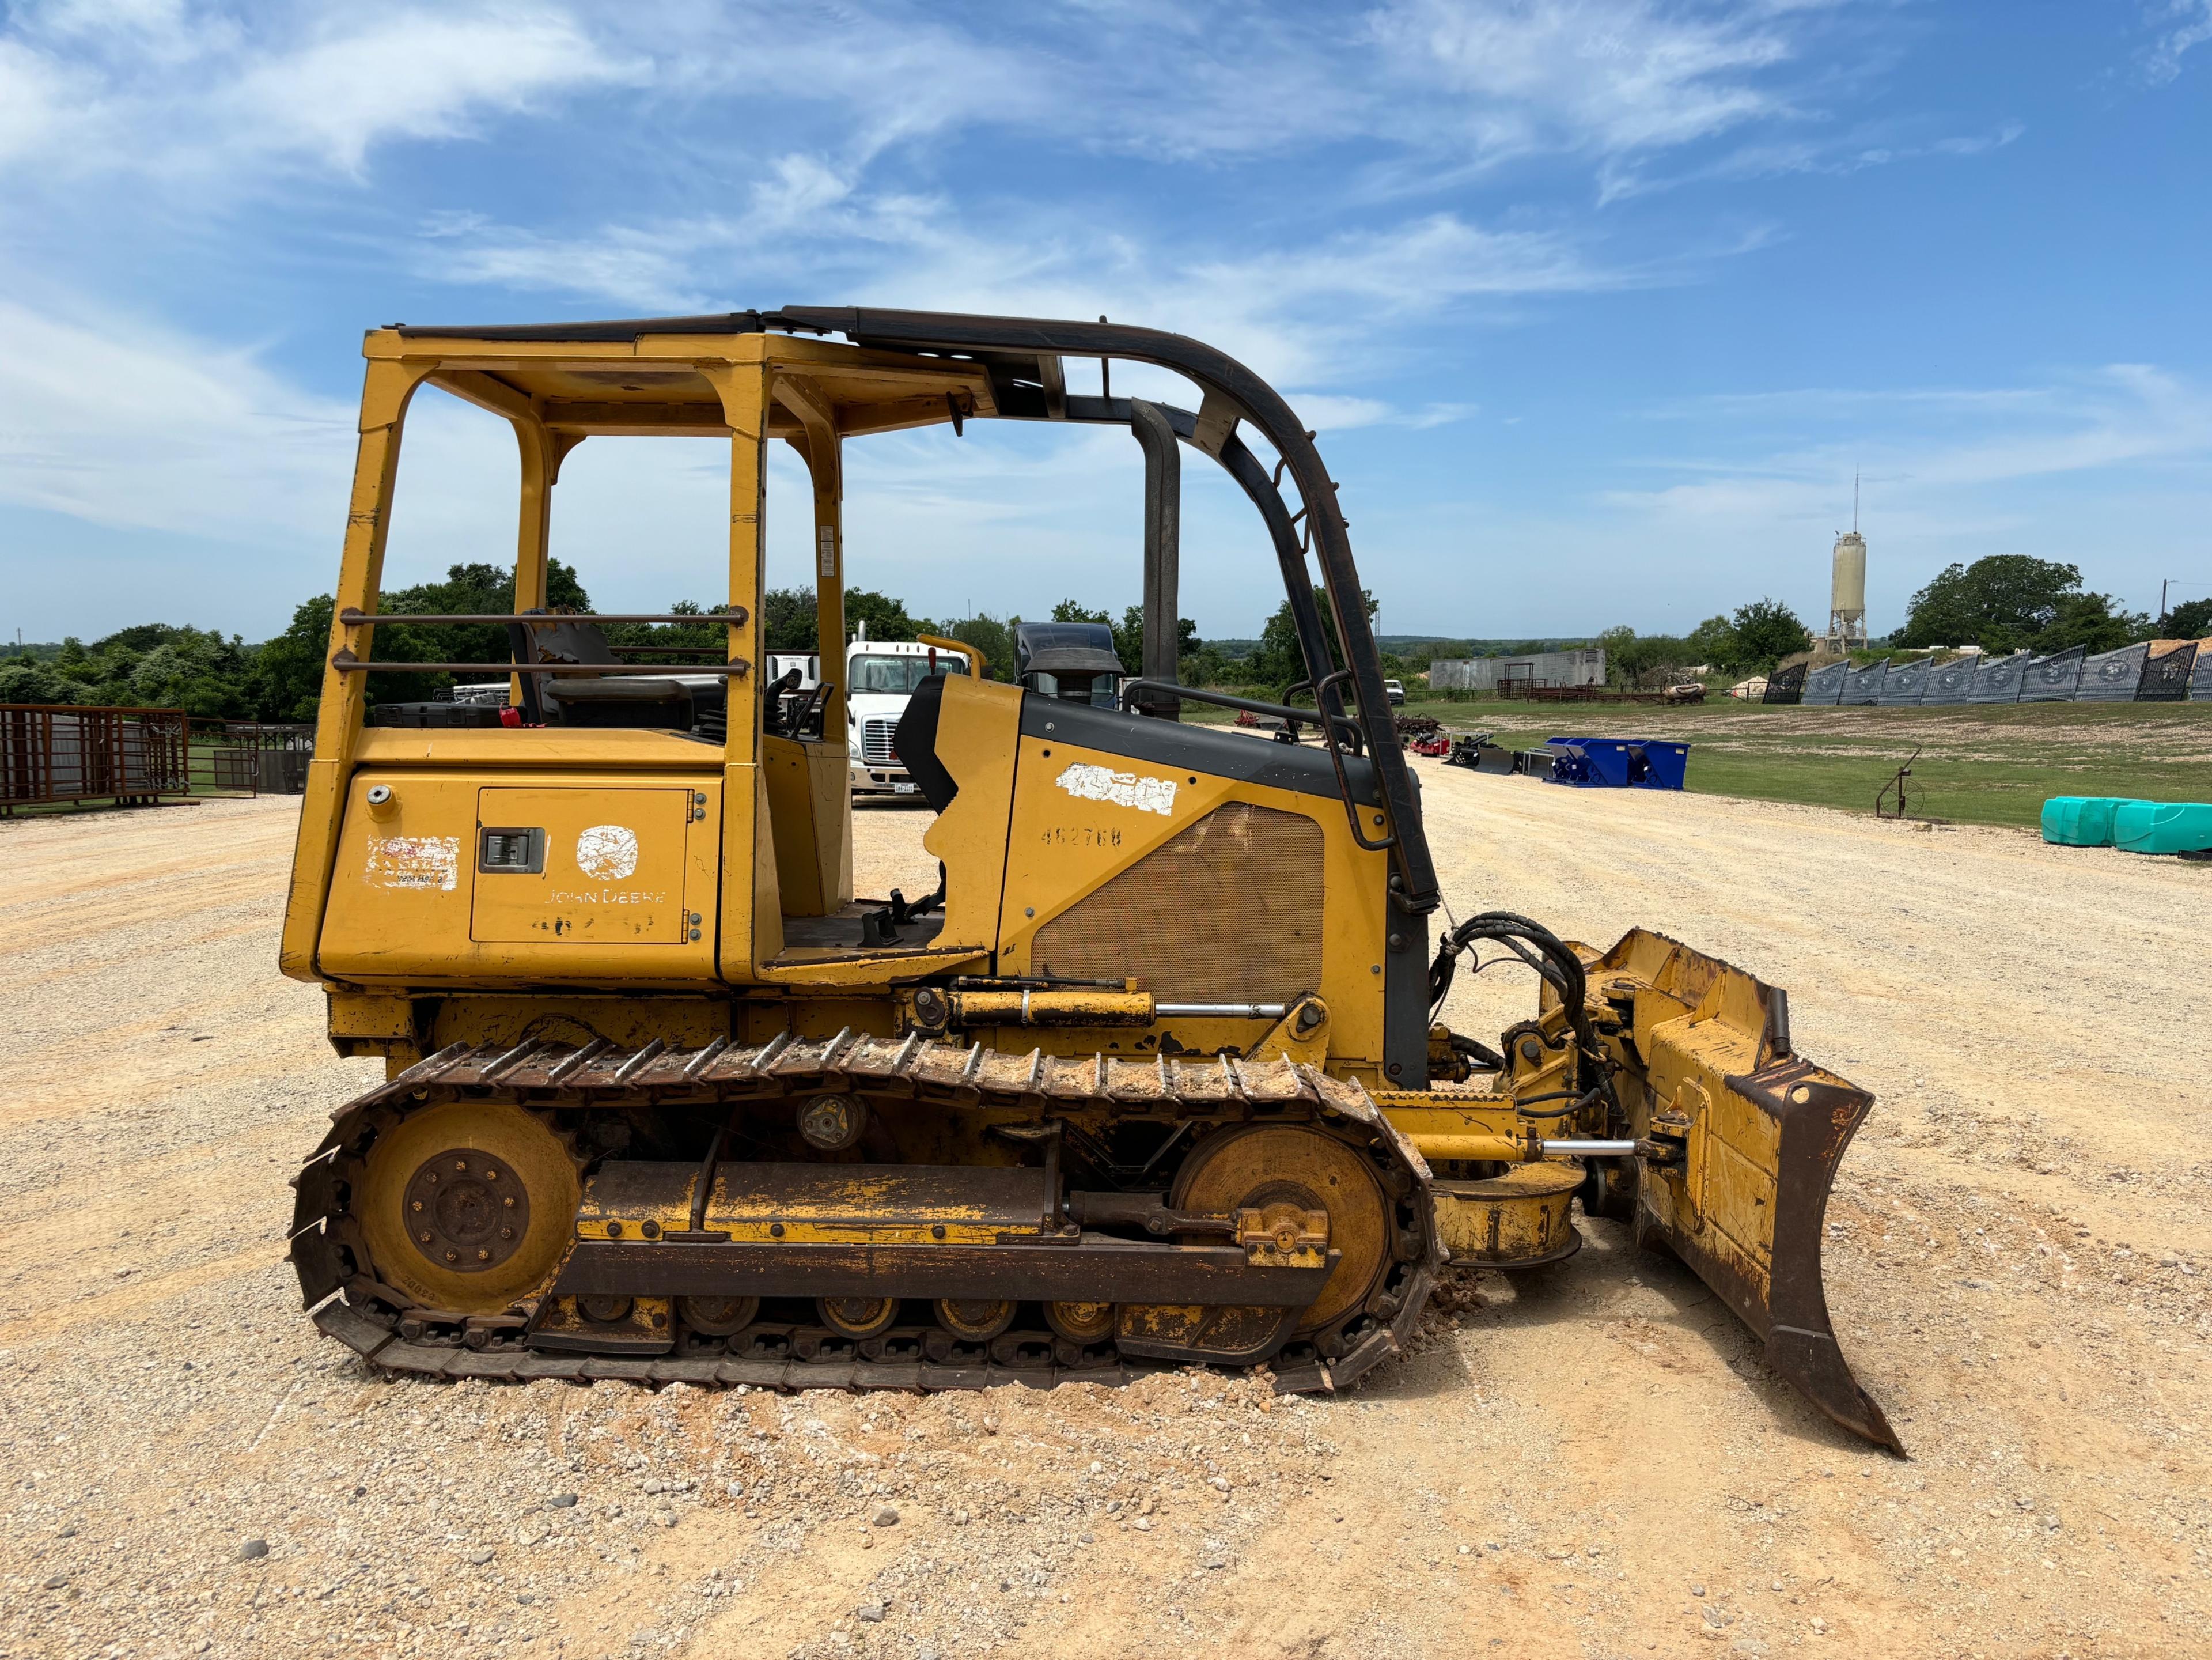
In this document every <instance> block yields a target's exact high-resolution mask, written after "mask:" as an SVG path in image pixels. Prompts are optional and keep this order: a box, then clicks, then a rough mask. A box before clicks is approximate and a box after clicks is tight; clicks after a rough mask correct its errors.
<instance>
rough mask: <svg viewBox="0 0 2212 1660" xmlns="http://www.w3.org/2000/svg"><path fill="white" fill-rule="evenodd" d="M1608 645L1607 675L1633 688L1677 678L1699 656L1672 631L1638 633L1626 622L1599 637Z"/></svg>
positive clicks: (1602, 642) (1610, 678)
mask: <svg viewBox="0 0 2212 1660" xmlns="http://www.w3.org/2000/svg"><path fill="white" fill-rule="evenodd" d="M1597 643H1598V644H1599V645H1601V646H1602V647H1604V648H1605V674H1606V678H1607V679H1608V680H1610V681H1612V682H1613V684H1616V685H1621V686H1626V687H1630V688H1632V689H1634V688H1639V687H1640V688H1643V689H1645V690H1650V688H1652V687H1655V686H1657V685H1661V684H1664V683H1666V682H1668V681H1669V680H1672V679H1674V678H1675V677H1676V676H1677V675H1679V674H1680V672H1682V670H1684V669H1685V668H1686V667H1688V666H1690V665H1691V664H1692V663H1696V662H1698V661H1699V660H1700V659H1699V656H1698V654H1697V653H1696V652H1695V651H1694V650H1692V648H1691V645H1690V642H1688V641H1686V640H1684V639H1682V638H1680V637H1679V636H1678V635H1671V634H1638V633H1637V631H1636V630H1635V629H1632V628H1629V627H1627V626H1626V624H1623V625H1622V626H1621V627H1619V628H1611V629H1606V631H1605V632H1604V633H1602V634H1601V635H1598V637H1597Z"/></svg>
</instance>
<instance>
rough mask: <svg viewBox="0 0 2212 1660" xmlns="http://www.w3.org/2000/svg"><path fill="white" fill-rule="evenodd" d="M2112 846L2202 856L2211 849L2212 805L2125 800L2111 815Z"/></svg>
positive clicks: (2139, 850) (2194, 802) (2139, 851)
mask: <svg viewBox="0 0 2212 1660" xmlns="http://www.w3.org/2000/svg"><path fill="white" fill-rule="evenodd" d="M2048 811H2049V809H2048V808H2046V809H2045V812H2048ZM2112 845H2113V846H2115V847H2118V848H2124V849H2125V850H2126V851H2127V852H2129V853H2203V852H2204V851H2205V850H2206V849H2208V848H2212V806H2207V805H2206V804H2205V803H2204V802H2202V801H2123V802H2121V803H2120V805H2119V808H2118V811H2117V812H2114V813H2113V815H2112Z"/></svg>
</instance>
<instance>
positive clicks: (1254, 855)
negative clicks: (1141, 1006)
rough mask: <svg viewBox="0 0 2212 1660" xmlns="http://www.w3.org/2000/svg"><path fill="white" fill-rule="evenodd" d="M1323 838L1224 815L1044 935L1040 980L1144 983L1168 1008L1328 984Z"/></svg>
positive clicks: (1250, 812)
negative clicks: (1325, 972)
mask: <svg viewBox="0 0 2212 1660" xmlns="http://www.w3.org/2000/svg"><path fill="white" fill-rule="evenodd" d="M1321 895H1322V833H1321V826H1320V825H1318V824H1316V823H1314V821H1313V820H1312V819H1310V818H1305V817H1304V816H1302V815H1300V814H1298V813H1294V812H1277V811H1276V810H1275V809H1273V808H1272V807H1256V806H1250V805H1249V804H1246V803H1242V802H1240V803H1238V804H1237V805H1235V806H1226V807H1216V808H1215V809H1214V810H1213V811H1212V812H1209V813H1208V814H1206V817H1205V818H1201V819H1200V820H1199V821H1198V822H1197V823H1196V824H1193V825H1192V826H1191V827H1190V828H1189V829H1188V830H1184V831H1183V832H1182V834H1181V835H1180V836H1176V838H1175V839H1174V840H1173V841H1171V842H1167V843H1165V844H1164V846H1161V847H1159V848H1155V849H1154V850H1153V851H1152V852H1151V853H1148V854H1146V855H1145V856H1144V857H1143V858H1142V859H1140V860H1138V861H1137V862H1136V863H1135V864H1133V865H1132V866H1130V867H1129V868H1128V869H1127V870H1125V871H1123V872H1122V873H1121V874H1120V875H1119V876H1117V877H1115V879H1113V880H1112V881H1110V882H1109V883H1107V884H1106V885H1105V886H1103V887H1102V888H1100V889H1099V890H1098V891H1097V892H1096V893H1094V894H1092V895H1091V896H1090V897H1088V898H1086V899H1084V900H1081V901H1079V903H1076V904H1075V905H1074V906H1073V908H1072V909H1068V910H1066V911H1063V912H1062V913H1061V914H1060V915H1058V916H1055V917H1054V918H1053V919H1052V921H1049V922H1048V923H1046V924H1045V926H1044V927H1042V928H1040V929H1038V930H1037V936H1036V953H1035V956H1034V958H1033V962H1034V964H1035V968H1034V971H1035V972H1036V973H1037V974H1040V975H1054V976H1063V977H1065V978H1067V979H1071V980H1118V979H1121V978H1124V977H1126V976H1134V977H1135V979H1136V982H1137V985H1138V988H1139V990H1142V991H1148V992H1150V993H1152V995H1153V996H1154V997H1155V998H1157V999H1158V1000H1160V1001H1162V1002H1164V1003H1230V1002H1237V1003H1242V1002H1255V1003H1277V1002H1284V1001H1286V1000H1289V999H1291V998H1292V997H1295V996H1297V994H1299V993H1300V992H1303V991H1311V990H1313V989H1314V988H1316V987H1317V986H1318V985H1320V984H1321V942H1322V933H1321V930H1322V907H1321Z"/></svg>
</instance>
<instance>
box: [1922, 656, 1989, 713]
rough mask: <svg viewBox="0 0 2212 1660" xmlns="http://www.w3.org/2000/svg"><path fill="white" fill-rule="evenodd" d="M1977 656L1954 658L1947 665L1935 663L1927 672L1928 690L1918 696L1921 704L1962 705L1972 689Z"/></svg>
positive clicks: (1978, 658) (1977, 661)
mask: <svg viewBox="0 0 2212 1660" xmlns="http://www.w3.org/2000/svg"><path fill="white" fill-rule="evenodd" d="M1980 661H1981V658H1980V657H1979V655H1972V656H1966V657H1954V658H1953V659H1952V660H1950V661H1949V662H1948V663H1937V664H1936V666H1934V667H1933V668H1931V669H1929V671H1928V689H1927V690H1925V691H1923V692H1922V693H1921V694H1920V701H1921V702H1923V703H1963V702H1966V697H1967V694H1969V693H1970V692H1972V690H1973V689H1974V669H1975V666H1976V665H1978V663H1979V662H1980Z"/></svg>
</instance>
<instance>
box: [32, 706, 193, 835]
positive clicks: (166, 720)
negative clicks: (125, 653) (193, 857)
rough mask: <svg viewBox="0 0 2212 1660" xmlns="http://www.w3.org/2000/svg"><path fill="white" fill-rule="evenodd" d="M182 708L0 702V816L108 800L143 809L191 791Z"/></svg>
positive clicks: (187, 729) (186, 725)
mask: <svg viewBox="0 0 2212 1660" xmlns="http://www.w3.org/2000/svg"><path fill="white" fill-rule="evenodd" d="M188 794H191V727H190V722H189V721H188V719H187V717H186V716H185V712H184V711H183V710H182V709H143V708H82V707H80V706H78V705H75V704H66V703H0V813H12V812H15V809H16V808H18V807H24V806H52V805H56V804H65V803H72V802H82V801H100V800H112V801H115V802H118V803H119V804H122V805H125V806H135V805H143V804H147V803H151V802H154V801H158V800H161V799H162V798H163V797H165V796H182V795H188Z"/></svg>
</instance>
